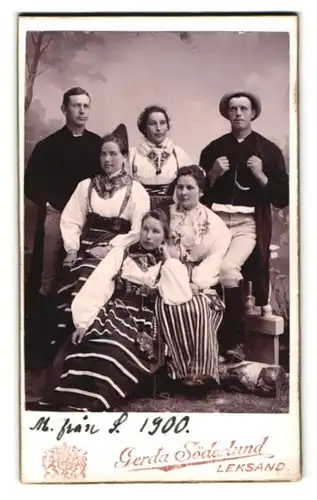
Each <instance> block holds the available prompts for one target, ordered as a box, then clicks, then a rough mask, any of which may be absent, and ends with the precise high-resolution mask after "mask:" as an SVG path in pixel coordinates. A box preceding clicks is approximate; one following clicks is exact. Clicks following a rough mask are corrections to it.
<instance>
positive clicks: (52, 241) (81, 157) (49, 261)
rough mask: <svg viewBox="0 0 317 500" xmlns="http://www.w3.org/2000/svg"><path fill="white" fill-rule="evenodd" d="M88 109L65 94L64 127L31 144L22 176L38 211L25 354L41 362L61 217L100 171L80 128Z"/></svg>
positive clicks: (80, 92) (91, 142)
mask: <svg viewBox="0 0 317 500" xmlns="http://www.w3.org/2000/svg"><path fill="white" fill-rule="evenodd" d="M90 103H91V99H90V96H89V94H88V92H86V90H84V89H82V88H80V87H74V88H72V89H70V90H68V91H67V92H65V94H64V96H63V102H62V106H61V110H62V112H63V114H64V116H65V119H66V123H65V126H64V127H63V128H61V129H60V130H58V131H57V132H55V133H54V134H51V135H49V136H48V137H46V138H45V139H43V140H41V141H40V142H38V143H37V144H36V146H35V148H34V150H33V152H32V154H31V157H30V159H29V161H28V164H27V167H26V171H25V179H24V191H25V195H26V197H27V198H29V199H30V200H31V201H33V202H34V203H35V204H36V205H37V207H38V222H37V228H36V232H35V237H34V247H33V255H32V261H31V266H30V272H29V275H28V283H27V290H26V330H27V341H28V342H27V344H28V345H29V347H28V348H27V349H29V351H30V353H31V355H32V356H35V358H36V359H38V358H39V357H41V358H43V356H45V354H44V353H45V349H46V348H47V346H48V345H49V342H50V337H51V336H52V335H54V327H55V304H54V296H55V292H56V287H57V284H58V281H59V277H60V273H61V268H62V262H63V259H64V249H63V242H62V236H61V231H60V218H61V212H62V211H63V209H64V207H65V205H66V203H67V202H68V200H69V198H70V197H71V195H72V193H73V191H74V190H75V188H76V186H77V184H78V183H79V182H80V181H82V180H83V179H85V178H87V177H90V176H93V175H94V174H96V173H98V172H99V170H100V137H99V135H97V134H94V133H93V132H89V131H88V130H86V128H85V127H86V122H87V120H88V116H89V111H90ZM26 222H27V221H26ZM66 260H67V257H66V259H65V263H66V264H67V262H66ZM38 292H39V294H38ZM33 344H34V345H33ZM43 344H44V345H43ZM34 346H35V347H34ZM35 350H36V351H37V352H38V354H36V353H35Z"/></svg>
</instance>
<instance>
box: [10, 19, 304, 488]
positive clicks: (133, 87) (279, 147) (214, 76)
mask: <svg viewBox="0 0 317 500" xmlns="http://www.w3.org/2000/svg"><path fill="white" fill-rule="evenodd" d="M18 37H19V77H18V83H19V96H18V97H19V134H20V136H19V187H20V188H19V196H20V262H21V273H20V289H21V318H20V322H21V331H20V345H21V394H20V401H21V407H20V412H21V481H22V482H23V483H69V482H70V483H98V482H99V483H101V482H104V483H109V482H114V483H116V482H118V483H124V482H128V483H132V482H141V483H142V482H144V483H146V482H192V481H198V482H219V481H221V482H232V481H298V480H299V479H300V477H301V468H300V457H301V453H300V412H299V408H300V401H299V347H300V346H299V276H298V267H299V264H298V262H299V257H298V255H299V236H298V182H299V179H298V118H297V112H298V101H297V95H298V91H297V85H298V81H297V73H298V67H297V64H298V63H297V59H298V19H297V16H296V15H295V14H294V15H281V14H280V15H278V14H276V15H273V14H271V15H265V16H263V15H262V16H261V15H256V14H253V15H249V16H244V15H242V14H240V15H227V16H226V15H221V16H213V15H212V14H210V15H209V14H208V15H176V14H175V15H150V14H148V15H146V14H143V15H137V14H135V15H124V14H122V15H120V14H116V15H98V16H97V15H94V16H89V17H88V16H86V17H85V16H79V15H76V16H75V15H74V16H66V15H65V16H64V15H60V16H54V15H36V16H32V15H21V16H20V17H19V20H18Z"/></svg>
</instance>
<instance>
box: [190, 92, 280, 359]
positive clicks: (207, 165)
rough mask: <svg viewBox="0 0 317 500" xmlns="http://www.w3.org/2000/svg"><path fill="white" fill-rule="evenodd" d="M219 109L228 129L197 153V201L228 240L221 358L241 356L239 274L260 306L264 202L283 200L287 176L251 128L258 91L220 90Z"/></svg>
mask: <svg viewBox="0 0 317 500" xmlns="http://www.w3.org/2000/svg"><path fill="white" fill-rule="evenodd" d="M219 110H220V113H221V114H222V116H224V117H225V118H226V119H228V120H229V121H230V124H231V132H230V133H228V134H225V135H223V136H221V137H219V138H218V139H216V140H214V141H212V142H211V143H210V144H209V145H208V146H207V147H206V148H205V149H204V150H203V151H202V152H201V156H200V165H201V167H202V168H203V169H204V170H205V171H206V174H207V188H206V191H205V193H204V199H203V202H204V203H205V204H206V205H207V206H208V207H211V208H212V210H213V211H215V212H216V213H217V214H218V215H219V216H220V217H221V218H222V219H223V220H224V221H225V223H226V224H227V226H228V227H229V228H230V230H231V234H232V240H231V244H230V247H229V249H228V252H227V254H226V256H225V258H224V260H223V263H222V268H221V272H220V282H221V284H222V285H223V286H224V292H225V297H224V298H225V304H226V321H225V325H226V331H227V335H226V339H225V345H224V346H223V347H224V350H223V355H224V356H225V358H226V359H227V360H243V359H245V352H244V348H243V347H244V341H245V297H244V287H243V275H244V277H246V276H247V279H248V280H250V281H252V285H253V293H254V295H255V297H256V304H257V305H261V306H264V305H266V304H267V302H268V294H269V246H270V241H271V232H272V219H271V208H270V205H271V204H273V205H274V206H275V207H278V208H284V207H286V206H287V205H288V200H289V190H288V175H287V173H286V169H285V162H284V158H283V155H282V152H281V150H280V149H279V148H278V147H277V146H276V145H275V144H274V143H273V142H271V141H269V140H268V139H266V138H265V137H263V136H262V135H260V134H258V133H257V132H254V131H253V130H252V127H251V122H252V121H253V120H255V119H256V118H257V117H258V116H259V114H260V113H261V101H260V99H259V97H258V96H256V95H254V94H252V93H250V92H244V91H243V92H231V93H228V94H225V95H224V96H223V97H222V99H221V101H220V105H219ZM242 273H243V274H242Z"/></svg>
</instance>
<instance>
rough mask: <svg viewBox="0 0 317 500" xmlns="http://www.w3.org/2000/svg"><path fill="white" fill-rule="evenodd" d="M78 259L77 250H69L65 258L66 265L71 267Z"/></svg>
mask: <svg viewBox="0 0 317 500" xmlns="http://www.w3.org/2000/svg"><path fill="white" fill-rule="evenodd" d="M76 259H77V250H69V251H68V252H67V255H66V257H65V259H64V266H66V267H71V266H72V265H73V264H74V263H75V260H76Z"/></svg>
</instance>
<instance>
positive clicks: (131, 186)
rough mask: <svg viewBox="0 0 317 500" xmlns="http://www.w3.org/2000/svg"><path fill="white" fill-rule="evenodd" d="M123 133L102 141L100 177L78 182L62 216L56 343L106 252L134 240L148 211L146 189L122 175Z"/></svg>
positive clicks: (118, 131)
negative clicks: (63, 252) (62, 252)
mask: <svg viewBox="0 0 317 500" xmlns="http://www.w3.org/2000/svg"><path fill="white" fill-rule="evenodd" d="M127 153H128V145H127V133H126V129H125V127H124V125H119V127H117V129H116V130H115V131H114V132H113V133H112V134H108V135H106V136H105V137H104V138H103V139H102V143H101V153H100V163H101V169H102V173H101V174H100V175H97V176H95V177H94V178H92V179H90V178H89V179H85V180H83V181H82V182H80V183H79V184H78V186H77V188H76V190H75V191H74V193H73V195H72V196H71V198H70V200H69V202H68V203H67V205H66V207H65V209H64V211H63V213H62V216H61V232H62V237H63V242H64V247H65V250H66V252H67V256H66V259H65V261H64V268H63V276H62V281H61V283H60V286H59V289H58V293H57V318H58V321H57V323H58V328H57V337H56V341H57V343H58V344H59V343H60V342H61V341H63V340H64V339H65V336H68V335H69V334H70V333H71V331H73V322H72V315H71V307H70V304H71V301H72V300H73V298H74V297H75V296H76V294H77V293H78V292H79V290H80V289H81V287H82V286H83V284H84V283H85V281H86V280H87V279H88V277H89V276H90V274H91V273H92V272H93V270H94V269H95V268H96V267H97V266H98V265H99V263H100V261H101V259H102V258H104V257H105V256H106V255H107V253H108V252H109V251H110V249H111V248H114V247H123V248H125V247H127V246H128V245H130V244H132V243H135V242H137V241H138V239H139V234H140V227H141V220H142V217H143V215H144V214H145V213H146V212H147V211H148V210H149V208H150V199H149V196H148V194H147V193H146V191H145V189H144V188H143V187H142V186H141V184H140V183H139V182H137V181H134V180H133V179H132V178H131V176H130V175H129V174H128V172H127V170H126V158H127Z"/></svg>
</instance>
